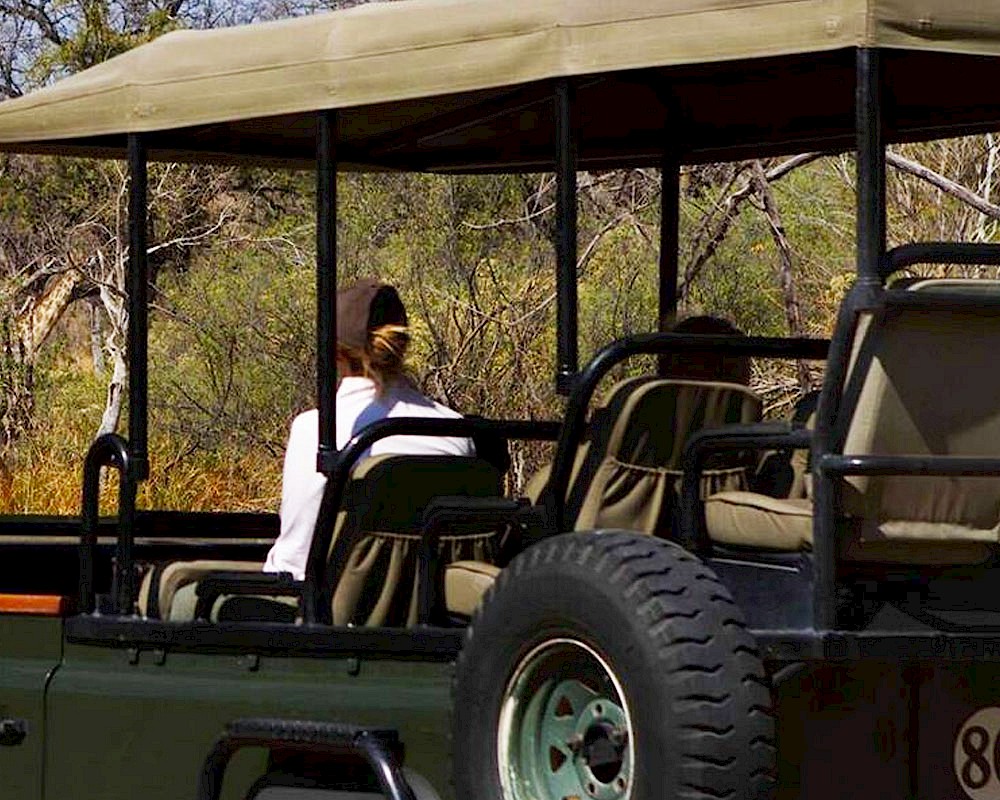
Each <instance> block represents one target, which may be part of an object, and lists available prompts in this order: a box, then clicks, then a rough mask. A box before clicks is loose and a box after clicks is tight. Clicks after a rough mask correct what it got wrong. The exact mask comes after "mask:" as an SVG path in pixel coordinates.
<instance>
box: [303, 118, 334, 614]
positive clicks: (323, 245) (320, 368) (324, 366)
mask: <svg viewBox="0 0 1000 800" xmlns="http://www.w3.org/2000/svg"><path fill="white" fill-rule="evenodd" d="M316 400H317V406H318V410H319V450H318V451H317V453H316V471H317V472H322V473H323V474H324V475H326V477H327V484H328V485H327V487H326V491H324V493H323V501H322V502H321V503H320V509H319V515H318V516H317V519H316V526H315V528H314V529H313V538H312V545H311V546H310V548H309V558H308V560H307V561H306V571H305V587H304V589H303V592H302V606H303V608H302V613H303V617H304V619H305V621H306V622H307V623H313V622H316V621H317V620H318V618H319V614H320V609H321V607H322V603H321V598H322V597H323V576H324V573H325V571H326V556H327V553H326V548H325V547H321V544H322V543H323V542H326V543H327V544H329V541H330V540H329V538H328V537H325V536H324V535H322V534H321V533H320V532H321V531H327V530H329V531H333V525H334V522H335V520H336V519H337V512H338V510H339V509H336V508H332V507H331V500H330V497H331V492H330V486H329V483H330V482H331V481H332V479H333V478H332V477H331V476H334V473H335V472H336V469H337V112H336V111H334V110H326V111H320V112H319V113H318V114H317V115H316ZM334 477H335V476H334Z"/></svg>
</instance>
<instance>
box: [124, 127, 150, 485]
mask: <svg viewBox="0 0 1000 800" xmlns="http://www.w3.org/2000/svg"><path fill="white" fill-rule="evenodd" d="M128 168H129V193H128V244H129V247H128V274H127V275H126V285H125V291H126V293H127V294H128V359H129V365H128V438H129V455H130V457H131V459H132V474H131V476H130V477H131V478H132V479H133V480H134V481H135V482H136V483H138V482H140V481H144V480H145V479H146V478H147V477H149V452H148V445H147V441H148V440H147V410H148V384H149V382H148V364H147V362H146V359H147V340H148V332H149V317H148V310H149V267H148V259H147V256H146V253H147V242H146V224H147V223H146V186H147V177H146V143H145V141H144V140H143V138H142V136H141V134H138V133H130V134H129V135H128Z"/></svg>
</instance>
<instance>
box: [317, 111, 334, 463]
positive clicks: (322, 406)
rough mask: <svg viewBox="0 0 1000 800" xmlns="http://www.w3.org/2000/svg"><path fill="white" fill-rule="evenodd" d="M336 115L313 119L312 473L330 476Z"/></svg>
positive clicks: (332, 458) (320, 115)
mask: <svg viewBox="0 0 1000 800" xmlns="http://www.w3.org/2000/svg"><path fill="white" fill-rule="evenodd" d="M336 137H337V112H336V111H320V112H319V114H318V115H317V118H316V399H317V402H318V408H319V452H318V453H317V454H316V469H317V471H318V472H322V473H323V474H324V475H327V476H329V475H330V473H331V472H332V471H333V468H334V465H335V464H336V457H337V406H336V395H337V348H336V343H337V152H336V148H337V144H336Z"/></svg>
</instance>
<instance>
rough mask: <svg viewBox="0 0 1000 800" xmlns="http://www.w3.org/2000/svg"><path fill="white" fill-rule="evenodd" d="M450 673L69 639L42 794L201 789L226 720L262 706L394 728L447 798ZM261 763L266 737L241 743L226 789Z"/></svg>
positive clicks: (118, 797)
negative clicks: (257, 744) (248, 745)
mask: <svg viewBox="0 0 1000 800" xmlns="http://www.w3.org/2000/svg"><path fill="white" fill-rule="evenodd" d="M451 675H452V666H451V665H450V664H440V663H426V662H416V661H409V662H407V661H391V660H374V659H373V660H358V659H352V658H330V659H310V658H284V657H274V656H269V657H257V656H254V655H243V656H233V655H211V654H190V653H168V654H165V655H164V654H163V653H156V652H149V651H144V652H142V653H141V654H138V656H137V654H136V653H134V652H131V653H130V652H129V651H127V650H123V649H108V648H100V647H89V646H82V645H67V647H66V655H65V660H64V664H63V666H62V668H61V669H60V670H59V672H58V674H57V675H56V677H55V679H54V680H53V681H52V684H51V686H50V689H49V699H48V734H49V735H48V738H47V754H48V758H47V771H48V778H47V782H46V786H45V798H47V800H65V798H67V797H73V798H75V799H76V800H89V799H92V800H135V798H138V797H141V798H143V800H178V799H179V798H184V797H194V794H195V787H196V782H197V778H198V775H199V773H200V769H201V764H202V762H203V760H204V758H205V756H206V755H207V754H208V752H209V750H210V748H211V746H212V744H213V742H214V741H215V738H216V737H217V736H218V735H219V733H221V731H222V729H223V726H224V725H225V724H226V723H227V722H228V721H230V720H233V719H236V718H240V717H262V716H266V717H276V718H284V719H311V720H325V721H333V722H346V723H352V724H358V725H370V726H373V727H388V728H396V729H397V730H399V733H400V736H401V738H402V740H403V742H404V743H405V746H406V764H407V766H409V767H410V768H412V769H414V770H416V771H417V772H419V773H420V774H422V775H423V776H425V777H426V778H428V779H429V780H430V782H431V784H432V785H433V786H434V787H435V789H437V791H438V793H439V794H440V795H441V797H442V798H445V800H448V798H451V797H452V793H451V788H450V785H449V780H450V779H449V770H450V763H451V758H450V743H449V741H448V738H447V731H448V718H449V704H450V691H451ZM265 763H266V758H265V753H264V751H263V750H262V749H248V750H244V751H240V752H239V753H237V755H236V756H235V757H234V759H233V761H232V762H231V764H230V767H229V769H228V770H227V773H226V780H225V786H224V789H223V797H224V798H226V799H227V800H237V799H238V798H243V797H245V796H246V794H247V792H248V791H249V789H250V787H251V785H252V784H253V782H254V781H255V780H256V779H257V778H259V777H260V776H261V774H262V773H263V771H264V767H265Z"/></svg>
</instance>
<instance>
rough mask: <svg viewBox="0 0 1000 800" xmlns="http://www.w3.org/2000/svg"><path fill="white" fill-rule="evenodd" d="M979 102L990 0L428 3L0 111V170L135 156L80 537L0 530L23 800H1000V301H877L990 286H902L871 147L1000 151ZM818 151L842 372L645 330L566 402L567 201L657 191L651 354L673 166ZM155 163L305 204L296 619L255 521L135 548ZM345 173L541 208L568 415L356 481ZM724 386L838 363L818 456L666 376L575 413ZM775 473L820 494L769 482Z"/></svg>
mask: <svg viewBox="0 0 1000 800" xmlns="http://www.w3.org/2000/svg"><path fill="white" fill-rule="evenodd" d="M998 85H1000V6H997V5H996V4H991V3H985V2H981V1H979V0H920V2H917V0H897V1H896V2H881V1H880V0H794V1H793V0H769V2H760V1H758V0H739V1H738V2H737V0H712V1H711V2H709V1H708V0H689V1H688V2H680V0H617V1H616V2H613V3H608V2H596V1H594V2H589V1H588V2H585V1H583V0H581V1H580V2H574V3H566V2H548V1H547V0H508V2H503V3H499V2H496V3H494V2H485V1H480V2H470V1H462V0H411V2H403V3H391V4H384V5H369V6H361V7H357V8H353V9H350V10H347V11H343V12H336V13H332V14H328V15H324V16H319V17H314V18H308V19H298V20H293V21H284V22H277V23H273V24H266V25H257V26H251V27H246V28H236V29H230V30H219V31H212V32H197V33H196V32H179V33H173V34H170V35H168V36H164V37H163V38H162V39H160V40H158V41H155V42H153V43H151V44H149V45H146V46H144V47H141V48H138V49H136V50H134V51H132V52H129V53H127V54H125V55H123V56H120V57H118V58H115V59H113V60H111V61H109V62H107V63H105V64H102V65H100V66H97V67H95V68H93V69H90V70H88V71H86V72H83V73H81V74H78V75H76V76H73V77H71V78H68V79H66V80H64V81H62V82H60V83H58V84H56V85H54V86H52V87H49V88H47V89H44V90H42V91H39V92H36V93H34V94H32V95H29V96H27V97H24V98H21V99H18V100H14V101H9V102H6V103H4V104H3V105H2V106H0V147H2V148H3V149H5V150H8V151H14V152H25V153H47V154H56V155H60V156H98V157H109V158H127V159H128V163H129V169H130V171H131V202H130V235H131V239H130V262H129V276H130V287H129V295H130V315H129V321H130V339H129V345H130V347H129V356H130V367H131V370H130V397H129V439H128V441H125V440H124V439H122V438H120V437H117V436H109V437H106V438H103V439H101V440H98V441H97V442H95V443H94V446H93V448H92V449H91V451H90V453H89V455H88V457H87V459H86V463H85V464H84V465H83V476H84V477H83V483H84V488H83V509H82V530H80V527H78V526H76V525H75V524H72V525H71V524H69V523H64V522H60V521H51V520H49V521H44V520H31V519H18V520H6V521H4V522H3V523H2V527H0V581H2V583H0V608H2V613H0V782H2V787H3V788H2V791H3V796H4V797H5V798H11V800H26V799H27V798H43V797H44V798H48V799H49V800H65V798H78V799H80V800H83V798H101V800H112V798H130V800H131V799H132V798H135V797H138V796H142V797H145V798H149V799H150V800H152V799H153V798H164V800H167V798H169V799H170V800H175V798H179V797H193V796H198V797H200V798H215V797H219V796H225V797H229V798H239V797H260V798H270V800H287V799H288V798H300V799H302V798H305V799H306V800H308V798H314V797H315V798H317V800H318V799H319V798H341V799H342V800H343V799H346V798H357V797H365V796H371V795H369V794H366V792H373V793H377V792H381V793H382V794H383V795H385V796H386V797H391V798H394V799H395V800H399V798H412V797H419V798H435V797H440V798H462V799H463V800H464V799H465V798H483V800H488V799H490V798H493V799H495V800H501V799H502V800H570V798H573V799H574V800H576V799H578V798H596V799H598V800H612V798H613V799H615V800H622V799H624V798H631V800H652V798H672V797H710V798H729V797H764V796H768V795H771V794H776V795H779V796H781V797H800V796H801V797H809V798H820V797H841V796H853V795H855V794H860V793H861V792H865V793H870V794H878V795H883V796H893V797H920V798H939V799H940V800H953V799H954V798H961V797H969V798H972V800H985V799H986V798H996V797H1000V774H998V773H1000V759H998V753H1000V739H998V735H1000V702H998V700H997V698H998V696H1000V690H998V689H997V686H996V680H997V677H998V676H1000V669H998V666H997V663H996V662H997V658H998V654H1000V601H998V600H997V596H996V592H995V590H994V588H993V582H994V581H995V580H996V579H997V578H998V575H997V568H996V566H995V565H996V559H997V545H998V530H1000V512H998V508H1000V380H998V378H997V377H996V376H997V371H996V369H995V365H994V356H995V353H996V352H997V350H998V349H1000V286H998V285H997V284H996V283H993V282H988V281H980V282H975V281H965V280H950V279H939V280H926V281H917V282H913V281H910V282H909V283H900V282H897V283H890V281H891V280H892V278H893V276H894V275H895V274H896V273H897V272H899V271H901V270H904V269H905V268H906V267H908V266H911V265H914V264H917V263H941V264H948V263H951V264H1000V247H997V246H994V245H978V246H973V245H969V244H959V243H929V244H927V243H923V244H921V243H917V244H910V245H906V246H903V247H898V248H896V249H894V250H892V251H889V252H887V250H886V232H885V224H886V223H885V220H886V212H885V151H884V148H885V144H886V143H887V142H901V141H911V140H923V139H931V138H936V137H945V136H952V135H957V134H967V133H975V132H984V131H988V130H991V129H995V128H996V127H997V126H998V125H1000V93H998V92H997V90H996V87H997V86H998ZM807 150H808V151H817V150H818V151H824V152H838V151H849V150H856V153H857V280H856V282H855V284H854V286H853V288H852V289H851V290H850V291H849V293H848V294H847V296H846V299H845V300H844V302H843V306H842V310H841V312H840V315H839V318H838V321H837V326H836V330H835V331H834V332H833V336H832V339H831V341H829V342H827V341H813V340H784V339H765V338H746V339H738V338H733V337H725V336H702V337H697V336H691V335H688V336H684V335H678V334H668V333H650V334H647V335H640V336H633V337H629V338H627V339H622V340H619V341H616V342H613V343H611V344H609V345H608V346H607V347H606V348H605V349H604V350H602V351H601V352H600V353H599V354H598V355H597V356H596V357H595V358H594V359H593V360H592V361H591V362H590V363H589V364H588V365H587V366H586V367H585V368H584V369H583V370H582V371H579V370H578V368H577V353H576V296H575V293H576V286H575V273H574V266H575V249H576V215H575V204H574V199H575V176H576V171H577V169H591V170H597V169H605V168H613V167H628V166H636V165H647V166H648V165H653V166H659V167H661V168H662V170H663V198H664V202H663V211H662V226H661V228H662V252H661V259H660V265H661V269H660V302H661V307H660V311H661V318H663V319H665V318H668V317H669V316H670V312H671V311H672V310H673V307H674V305H675V302H676V300H675V298H676V294H675V287H676V278H677V276H676V267H677V229H678V205H677V197H678V176H679V165H681V164H686V163H697V162H704V161H723V160H733V159H740V158H744V157H760V156H765V155H773V154H778V153H790V152H803V151H807ZM149 159H162V160H180V161H202V162H220V163H247V164H258V165H259V164H277V165H287V166H289V167H292V168H313V167H315V170H316V175H317V183H316V187H317V190H316V191H317V254H318V257H317V290H318V293H317V297H318V303H317V307H318V313H317V339H318V340H317V344H318V352H319V354H320V356H319V363H318V365H317V373H318V396H319V407H320V423H319V425H320V441H321V445H320V449H319V453H318V454H317V466H318V469H319V470H321V471H322V472H324V473H325V474H326V475H327V476H328V481H327V488H326V494H325V497H324V501H323V507H322V510H321V513H320V518H319V521H318V524H317V527H316V532H315V537H314V543H313V547H312V551H311V553H310V560H309V565H308V570H307V575H306V579H305V580H304V581H302V582H297V581H294V580H292V579H291V578H290V577H289V576H287V575H264V574H262V573H261V572H260V571H259V562H260V558H261V555H262V547H263V544H264V543H266V541H267V539H268V538H269V537H270V536H273V535H274V533H275V530H274V519H273V518H270V517H260V518H258V517H252V516H237V515H225V514H219V515H193V514H192V515H185V514H178V513H171V512H166V511H142V512H137V511H136V510H135V492H136V486H137V484H138V483H139V482H141V481H142V480H144V479H145V478H146V476H147V472H148V469H147V458H146V408H147V404H146V364H145V350H146V348H145V341H146V306H147V296H146V294H147V287H146V281H145V253H146V251H147V242H146V230H147V229H146V224H145V204H146V164H147V160H149ZM340 169H358V170H385V169H405V170H424V171H437V172H469V173H471V172H484V171H504V172H507V171H509V172H514V171H544V170H554V171H555V172H556V174H557V177H558V223H559V228H558V231H559V237H558V248H557V250H558V253H557V259H556V261H557V271H558V283H557V285H558V314H557V318H558V330H557V337H558V362H559V363H558V375H557V380H558V381H559V385H560V387H561V388H562V389H563V390H564V391H565V392H566V393H567V394H568V402H567V407H566V413H565V416H564V419H563V420H561V421H560V422H559V423H540V422H525V421H501V420H482V419H464V420H447V421H446V420H434V421H428V420H422V421H419V420H418V421H413V420H404V419H398V420H392V421H389V422H383V423H380V424H378V425H375V426H373V427H371V428H369V429H367V430H365V431H364V432H362V433H361V434H360V435H359V436H358V437H357V438H356V439H355V440H354V441H353V442H352V443H351V444H350V445H348V446H347V448H346V449H345V450H343V451H341V452H337V451H336V449H335V447H334V446H333V442H334V437H333V432H334V419H333V414H334V408H333V403H332V399H333V395H334V388H335V374H334V366H335V365H334V364H333V362H332V360H331V357H332V356H331V354H332V352H333V350H332V348H331V347H330V346H329V345H330V343H331V333H332V331H333V330H335V314H336V307H335V302H334V294H335V284H336V269H335V263H336V224H335V214H336V181H335V175H336V172H337V170H340ZM651 327H654V326H651ZM994 337H996V338H994ZM706 350H717V351H718V352H725V353H729V354H730V355H747V356H754V357H770V358H817V359H823V358H826V363H827V369H826V372H825V380H824V384H823V389H822V393H821V397H820V399H819V405H818V409H817V410H816V412H815V414H814V417H813V419H812V420H811V422H810V424H788V425H785V424H774V423H771V424H762V423H760V422H759V415H760V404H759V400H758V399H757V398H756V397H754V395H753V394H752V393H750V392H749V391H748V390H746V389H745V388H743V387H741V386H736V385H732V384H725V383H700V382H692V381H676V380H668V379H664V378H660V377H658V376H657V375H649V376H646V377H643V378H637V379H633V380H631V381H628V382H625V383H622V384H619V385H617V386H616V387H615V388H614V389H613V391H612V392H611V393H610V395H608V396H607V397H606V398H605V399H604V400H603V401H599V402H597V403H596V404H591V400H592V396H593V395H594V393H595V388H596V386H597V384H598V382H599V381H600V379H601V378H602V377H603V376H605V375H606V374H607V373H608V371H609V370H610V369H611V367H612V366H614V365H615V364H616V363H619V362H621V361H622V360H623V359H625V358H628V357H630V356H633V355H637V354H660V355H666V354H670V353H675V352H683V351H688V352H694V351H699V352H704V351H706ZM592 405H593V409H592V410H591V411H590V412H589V417H588V408H590V407H591V406H592ZM588 419H589V422H588ZM398 432H410V433H421V432H423V433H433V434H452V435H469V434H473V433H474V434H476V435H479V436H487V437H488V436H493V437H494V438H496V437H529V438H530V437H534V438H539V439H551V440H554V441H556V448H557V449H556V455H555V458H554V461H553V464H552V466H551V470H550V471H549V473H548V476H547V480H543V481H541V483H544V484H545V485H544V487H543V488H542V489H541V491H540V492H538V493H537V494H536V495H534V496H533V498H532V499H523V500H522V499H519V498H506V497H502V496H501V495H500V492H499V487H500V485H501V482H500V473H499V469H498V465H497V463H493V462H491V461H488V460H486V459H485V458H483V457H479V458H475V459H464V460H463V459H450V460H449V459H424V460H421V459H420V458H414V457H409V458H402V457H383V458H380V459H359V455H360V454H362V453H363V452H364V451H365V450H366V448H367V447H368V446H369V445H370V444H371V442H372V441H374V440H375V439H377V438H379V437H383V436H386V435H389V434H391V433H398ZM754 451H771V452H772V453H775V452H776V453H779V454H780V453H789V454H791V455H790V457H789V462H788V468H789V469H790V470H791V471H792V472H793V473H794V472H795V467H796V465H797V464H798V465H799V472H798V474H797V475H794V474H793V478H795V480H794V481H793V485H795V486H797V487H799V489H798V491H794V492H789V491H787V490H784V491H778V487H777V486H776V485H770V486H760V485H756V486H755V485H750V484H749V483H748V475H749V473H750V470H749V468H748V466H747V465H748V463H750V458H749V457H748V456H747V453H748V452H751V453H752V452H754ZM806 453H808V459H806V456H805V454H806ZM481 455H485V451H481ZM807 460H808V463H809V467H808V471H805V470H804V469H803V467H802V466H801V465H802V464H805V463H806V461H807ZM494 461H498V462H502V459H494ZM102 467H111V468H113V469H115V470H117V471H118V473H119V475H120V494H119V514H118V516H117V521H116V522H115V523H114V527H112V528H108V529H105V527H104V526H105V525H107V524H108V523H105V522H102V521H100V520H98V518H97V503H96V487H97V481H98V473H99V471H100V470H101V468H102ZM500 468H502V463H500ZM77 550H78V551H79V561H78V562H77ZM220 562H221V563H220ZM491 562H492V563H491ZM137 563H142V564H152V565H153V566H152V568H151V569H149V570H148V571H147V572H146V573H145V574H143V575H141V576H140V575H139V574H138V572H137V570H136V569H135V565H136V564H137ZM140 577H141V582H140ZM185 591H187V593H188V599H189V600H190V601H191V602H190V603H188V604H187V605H184V604H182V603H181V602H180V597H181V595H182V594H183V593H184V592H185ZM182 606H183V607H182ZM470 618H471V622H470ZM404 761H405V770H403V769H401V764H402V763H403V762H404ZM223 778H224V779H223ZM220 792H221V795H220ZM196 793H197V794H196Z"/></svg>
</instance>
